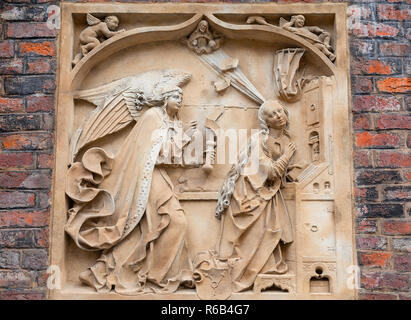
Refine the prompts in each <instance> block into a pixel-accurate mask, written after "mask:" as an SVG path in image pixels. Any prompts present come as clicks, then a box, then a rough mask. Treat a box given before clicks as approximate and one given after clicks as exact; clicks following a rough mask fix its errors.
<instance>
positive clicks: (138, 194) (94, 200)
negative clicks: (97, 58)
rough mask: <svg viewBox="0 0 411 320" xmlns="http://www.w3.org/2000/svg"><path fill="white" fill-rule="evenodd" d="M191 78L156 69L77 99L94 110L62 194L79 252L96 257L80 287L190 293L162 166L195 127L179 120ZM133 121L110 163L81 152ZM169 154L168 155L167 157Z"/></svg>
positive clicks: (180, 226) (178, 221) (177, 217)
mask: <svg viewBox="0 0 411 320" xmlns="http://www.w3.org/2000/svg"><path fill="white" fill-rule="evenodd" d="M190 78H191V75H190V74H188V73H185V72H182V71H178V70H154V71H149V72H145V73H142V74H139V75H136V76H132V77H127V78H123V79H120V80H117V81H114V82H113V83H111V84H108V85H103V86H101V87H99V88H96V89H90V90H83V91H80V92H78V93H77V98H81V99H85V100H87V101H90V102H92V103H94V104H96V105H97V106H98V107H97V109H95V111H94V112H92V114H91V115H90V117H89V119H87V120H86V121H85V123H84V124H83V126H82V127H81V128H80V129H79V131H78V132H77V135H76V136H75V137H74V138H73V141H71V143H72V151H73V159H76V158H79V157H80V155H81V153H82V151H84V150H85V152H84V154H83V155H82V157H81V161H77V162H74V163H72V165H71V167H70V169H69V170H68V175H67V187H66V194H67V195H68V197H69V198H70V199H71V200H72V201H73V206H72V207H71V208H70V209H69V212H68V216H69V217H68V221H67V223H66V226H65V230H66V232H67V233H68V234H69V235H70V236H71V237H72V239H73V240H74V242H75V243H76V244H77V246H78V247H80V248H81V249H84V250H90V251H93V250H94V251H97V250H99V251H101V256H100V257H99V258H98V259H97V261H96V263H95V264H94V265H93V266H91V267H89V268H88V269H87V270H86V271H84V272H82V273H81V274H80V280H81V281H82V282H83V283H84V284H86V285H88V286H90V287H92V288H94V289H95V290H97V291H98V292H109V291H111V290H114V291H115V292H117V293H122V294H139V293H146V292H156V293H169V292H174V291H176V290H177V288H178V287H179V286H180V285H187V286H192V285H193V282H192V265H191V262H190V260H189V257H188V253H187V248H186V245H185V233H186V228H187V221H186V217H185V213H184V211H183V209H182V207H181V206H180V203H179V200H178V199H177V198H176V196H175V194H174V191H173V184H172V182H171V180H170V178H169V176H168V175H167V172H166V171H165V169H164V168H165V166H167V165H168V164H169V163H170V161H169V160H170V159H171V162H173V161H172V159H173V157H176V158H179V152H181V150H182V149H183V148H184V147H185V146H186V145H187V144H188V143H189V142H190V140H191V137H193V135H194V133H195V131H196V130H197V129H196V125H197V124H196V122H191V123H190V124H189V125H187V126H186V128H183V125H182V123H181V120H180V119H179V110H180V109H181V107H182V95H183V90H182V89H181V87H182V86H183V85H184V84H186V83H187V82H188V81H189V80H190ZM133 121H135V124H134V127H133V128H132V130H131V132H130V134H129V135H128V137H127V138H126V140H125V141H124V143H123V144H122V146H121V148H120V149H119V151H118V153H117V154H116V155H115V156H113V155H111V154H109V153H108V152H106V151H105V150H104V149H102V148H100V147H91V148H89V149H87V148H86V147H87V146H88V145H89V144H90V143H92V142H94V141H96V140H98V139H100V138H102V137H104V136H107V135H108V134H112V133H114V132H117V131H118V130H120V129H122V128H124V127H125V126H127V125H128V124H131V123H133ZM167 155H168V156H167Z"/></svg>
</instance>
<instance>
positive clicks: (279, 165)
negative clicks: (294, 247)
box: [218, 133, 293, 292]
mask: <svg viewBox="0 0 411 320" xmlns="http://www.w3.org/2000/svg"><path fill="white" fill-rule="evenodd" d="M289 142H290V139H289V138H288V137H287V136H285V135H283V136H282V138H281V139H274V138H272V137H271V136H269V137H268V140H267V144H266V145H267V150H264V148H263V134H262V133H260V134H259V137H258V139H256V142H255V143H254V146H252V147H253V148H256V147H258V150H257V151H254V152H256V153H255V154H258V162H257V163H254V165H255V166H256V167H255V168H256V170H251V169H250V168H252V164H251V160H249V163H248V164H247V165H246V167H248V168H249V171H245V170H244V171H243V174H241V175H240V176H239V177H238V179H237V181H236V182H235V188H234V193H233V195H232V197H231V202H230V205H229V207H228V208H227V209H226V211H225V213H224V214H223V221H222V223H223V227H222V229H221V230H222V232H221V236H220V237H221V238H220V242H219V248H218V250H219V255H220V257H221V258H226V259H230V260H231V261H233V264H234V265H233V269H232V273H231V277H232V287H233V291H234V292H240V291H243V290H247V289H249V288H251V287H252V286H253V284H254V281H255V279H256V277H257V275H258V274H267V273H274V274H276V273H277V274H282V273H285V272H287V270H288V266H287V264H286V263H285V259H284V256H283V252H282V248H281V247H282V245H284V244H287V243H290V242H292V241H293V231H292V224H291V219H290V217H289V215H288V212H287V208H286V204H285V201H284V199H283V197H282V194H281V190H280V188H281V186H282V184H283V182H284V175H285V172H286V169H287V166H288V161H289V159H287V156H286V155H285V154H284V148H285V146H286V145H288V143H289ZM251 159H252V158H251ZM248 173H249V174H248Z"/></svg>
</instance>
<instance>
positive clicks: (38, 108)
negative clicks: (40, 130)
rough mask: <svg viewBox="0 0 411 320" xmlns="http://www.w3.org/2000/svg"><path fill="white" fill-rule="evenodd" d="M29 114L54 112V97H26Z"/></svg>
mask: <svg viewBox="0 0 411 320" xmlns="http://www.w3.org/2000/svg"><path fill="white" fill-rule="evenodd" d="M26 101H27V106H26V111H27V112H42V111H45V112H49V111H51V110H53V107H54V97H53V96H43V95H33V96H27V97H26Z"/></svg>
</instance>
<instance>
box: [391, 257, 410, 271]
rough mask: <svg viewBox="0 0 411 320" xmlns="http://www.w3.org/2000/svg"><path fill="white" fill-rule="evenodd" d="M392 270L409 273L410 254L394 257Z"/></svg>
mask: <svg viewBox="0 0 411 320" xmlns="http://www.w3.org/2000/svg"><path fill="white" fill-rule="evenodd" d="M394 269H395V270H397V271H403V272H410V271H411V254H402V255H396V256H394Z"/></svg>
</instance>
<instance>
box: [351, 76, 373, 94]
mask: <svg viewBox="0 0 411 320" xmlns="http://www.w3.org/2000/svg"><path fill="white" fill-rule="evenodd" d="M351 87H352V90H353V92H354V93H369V92H371V91H372V90H373V85H372V81H371V80H370V79H369V78H366V77H355V78H352V82H351Z"/></svg>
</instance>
